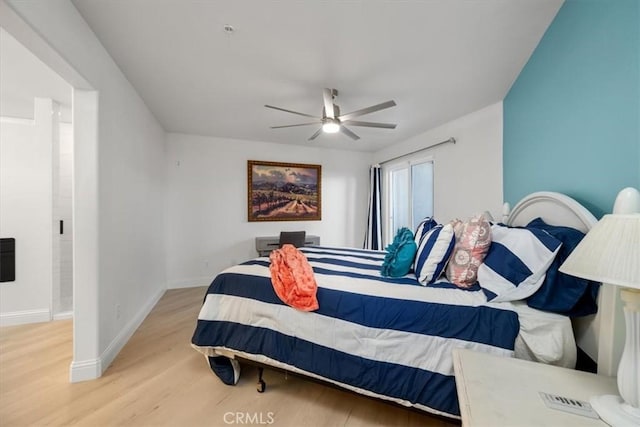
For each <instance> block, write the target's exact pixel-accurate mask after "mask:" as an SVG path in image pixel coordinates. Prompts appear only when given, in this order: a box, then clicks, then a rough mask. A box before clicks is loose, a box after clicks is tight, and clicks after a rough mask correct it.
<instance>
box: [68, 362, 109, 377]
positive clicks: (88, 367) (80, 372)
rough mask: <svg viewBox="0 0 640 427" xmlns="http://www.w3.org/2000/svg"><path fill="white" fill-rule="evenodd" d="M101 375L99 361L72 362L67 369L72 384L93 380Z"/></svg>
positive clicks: (100, 363)
mask: <svg viewBox="0 0 640 427" xmlns="http://www.w3.org/2000/svg"><path fill="white" fill-rule="evenodd" d="M101 375H102V362H101V361H100V359H91V360H81V361H79V362H76V361H73V362H71V366H70V367H69V381H70V382H72V383H79V382H81V381H89V380H95V379H96V378H100V376H101Z"/></svg>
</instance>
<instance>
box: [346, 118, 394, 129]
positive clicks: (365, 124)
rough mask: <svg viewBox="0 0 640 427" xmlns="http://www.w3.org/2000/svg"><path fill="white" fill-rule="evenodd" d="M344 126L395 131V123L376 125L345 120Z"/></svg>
mask: <svg viewBox="0 0 640 427" xmlns="http://www.w3.org/2000/svg"><path fill="white" fill-rule="evenodd" d="M342 124H345V125H349V126H365V127H370V128H384V129H395V128H396V126H397V125H396V124H395V123H374V122H360V121H358V120H345V121H343V122H342Z"/></svg>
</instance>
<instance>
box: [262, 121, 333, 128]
mask: <svg viewBox="0 0 640 427" xmlns="http://www.w3.org/2000/svg"><path fill="white" fill-rule="evenodd" d="M318 123H322V122H320V121H317V122H310V123H298V124H297V125H284V126H271V129H282V128H292V127H296V126H308V125H317V124H318Z"/></svg>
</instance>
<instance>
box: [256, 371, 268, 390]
mask: <svg viewBox="0 0 640 427" xmlns="http://www.w3.org/2000/svg"><path fill="white" fill-rule="evenodd" d="M263 373H264V368H258V384H257V387H256V389H257V390H258V393H264V390H265V389H266V388H267V384H265V382H264V380H263V379H262V374H263Z"/></svg>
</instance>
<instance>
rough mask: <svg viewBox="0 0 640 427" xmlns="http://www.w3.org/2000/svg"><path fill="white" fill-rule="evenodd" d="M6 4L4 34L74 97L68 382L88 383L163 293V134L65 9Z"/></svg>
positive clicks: (57, 2) (52, 2)
mask: <svg viewBox="0 0 640 427" xmlns="http://www.w3.org/2000/svg"><path fill="white" fill-rule="evenodd" d="M8 4H10V8H12V9H13V10H14V11H15V12H17V15H19V17H20V18H17V17H14V16H13V14H12V10H10V9H8V8H6V7H4V8H3V9H4V10H3V11H2V12H3V15H4V16H3V18H2V23H3V26H5V29H6V30H7V31H9V32H11V33H12V35H13V36H14V37H16V38H17V39H18V40H19V41H21V42H29V45H27V47H28V48H30V49H33V51H34V52H36V53H37V54H39V55H42V56H47V58H41V59H44V60H45V62H46V63H47V65H49V66H50V67H51V68H53V69H54V70H55V71H56V72H58V73H59V74H60V75H61V76H62V77H63V78H65V80H67V81H68V82H70V83H71V84H72V85H73V86H74V89H75V91H74V100H73V102H74V113H73V114H74V119H73V122H74V136H75V141H74V143H75V145H76V147H75V159H74V160H75V163H74V225H75V230H74V233H75V235H74V251H75V253H74V281H75V283H74V297H75V299H76V301H75V303H76V306H75V307H74V361H73V363H72V380H82V379H90V378H93V377H95V376H99V375H100V374H101V373H102V371H103V370H104V369H106V367H107V366H108V364H109V363H110V362H111V361H112V360H113V358H114V357H115V356H116V355H117V353H118V352H119V350H120V349H121V348H122V346H123V345H124V344H125V343H126V341H127V339H128V338H129V337H130V335H131V334H133V332H134V331H135V329H136V328H137V326H138V325H139V324H140V323H141V322H142V320H143V319H144V316H145V315H146V314H147V313H148V312H149V311H150V310H151V308H152V307H153V305H154V304H155V302H156V301H157V300H158V299H159V298H160V296H161V295H162V293H163V292H164V289H165V288H166V280H165V275H164V269H163V268H159V267H160V266H162V265H163V264H164V263H165V251H164V248H165V242H164V235H163V231H164V223H165V221H164V217H165V213H164V207H165V202H164V188H165V169H166V167H165V165H166V162H165V134H164V131H163V129H162V128H161V126H160V125H159V123H158V121H157V120H156V119H155V118H154V117H153V115H152V114H151V113H150V111H149V110H148V108H147V107H146V105H145V104H144V102H143V101H142V99H141V98H140V97H139V96H138V94H137V92H136V91H135V90H134V88H133V87H132V86H131V84H130V83H129V82H128V81H127V79H126V78H125V77H124V75H123V74H122V72H121V71H120V69H119V68H118V66H117V65H116V64H115V62H114V61H113V59H112V58H111V57H110V56H109V54H108V53H107V52H106V50H105V49H104V48H103V46H102V45H101V43H100V42H99V40H98V39H97V38H96V36H95V35H94V34H93V32H92V31H91V29H90V28H89V27H88V25H87V24H86V22H85V21H84V20H83V19H82V17H81V15H80V14H79V13H78V11H77V10H76V9H75V7H74V6H73V4H72V3H71V2H70V1H69V0H49V1H46V2H22V1H9V2H8ZM22 20H23V21H24V22H26V23H27V24H28V25H29V26H30V27H31V30H30V29H29V28H24V25H21V21H22ZM33 30H35V31H33ZM42 39H44V41H45V42H46V43H43V42H42ZM78 89H83V90H82V91H79V90H78ZM90 90H93V91H95V92H93V93H92V92H90ZM96 102H97V105H95V103H96ZM92 103H93V106H92ZM80 104H83V105H80ZM92 114H93V115H94V116H95V120H97V122H96V121H94V119H93V118H92V117H93V116H92ZM78 118H79V119H78ZM83 126H84V127H85V129H81V127H83ZM87 126H93V130H92V129H88V128H86V127H87ZM96 129H97V131H96ZM79 259H81V260H82V261H81V262H79V261H78V260H79Z"/></svg>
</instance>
